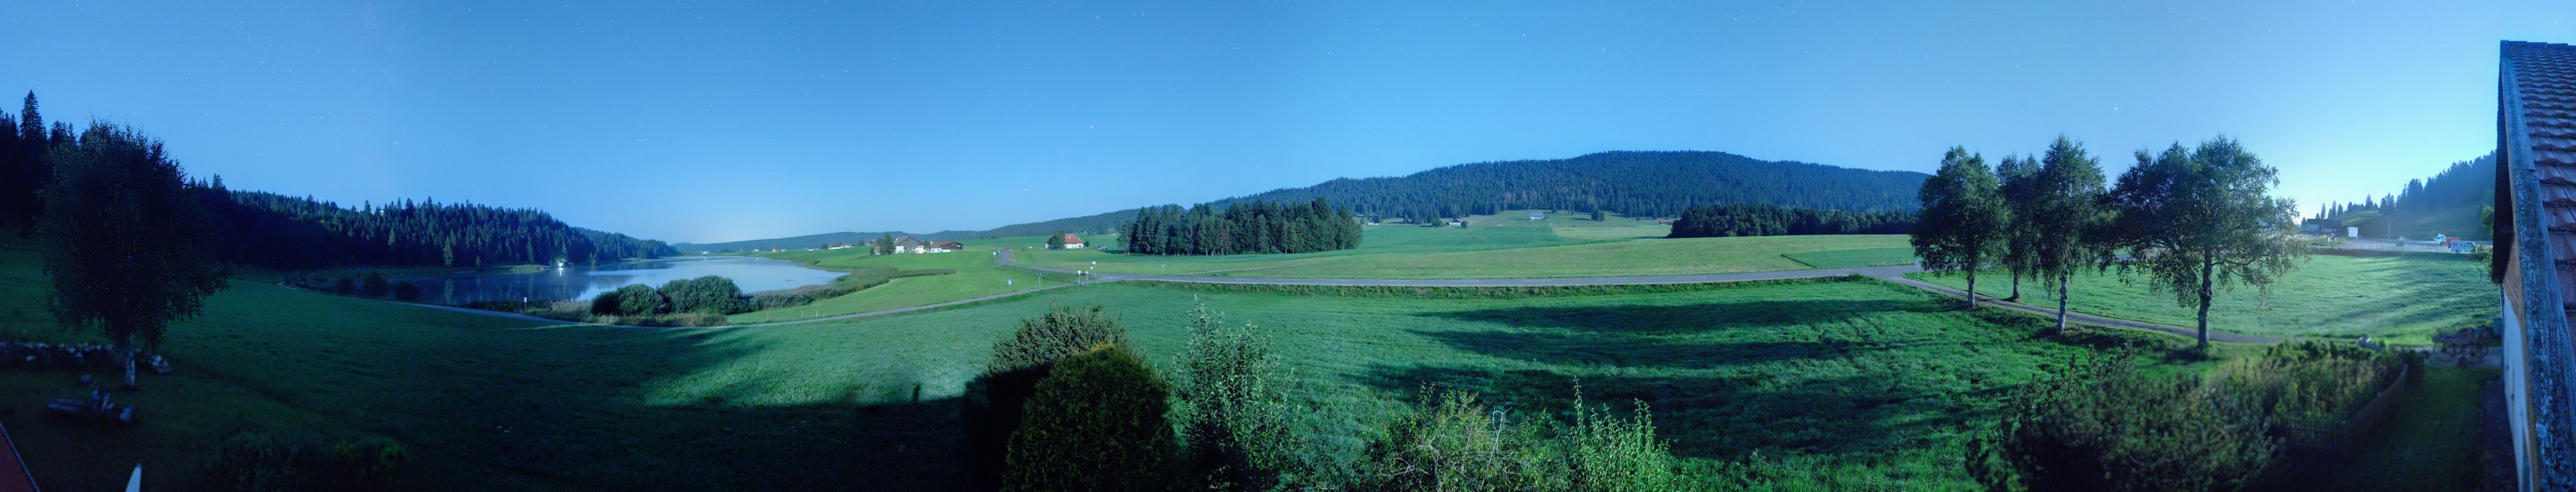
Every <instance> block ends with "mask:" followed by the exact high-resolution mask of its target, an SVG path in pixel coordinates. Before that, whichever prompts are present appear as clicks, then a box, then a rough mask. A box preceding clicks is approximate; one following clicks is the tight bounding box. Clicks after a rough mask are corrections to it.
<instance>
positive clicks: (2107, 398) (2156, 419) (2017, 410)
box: [1967, 354, 2279, 491]
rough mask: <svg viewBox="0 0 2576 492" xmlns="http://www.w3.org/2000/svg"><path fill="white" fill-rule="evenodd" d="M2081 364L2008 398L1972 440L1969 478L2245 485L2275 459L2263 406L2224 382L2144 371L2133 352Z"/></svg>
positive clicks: (2035, 485)
mask: <svg viewBox="0 0 2576 492" xmlns="http://www.w3.org/2000/svg"><path fill="white" fill-rule="evenodd" d="M2074 366H2076V367H2075V368H2074V369H2073V370H2071V371H2069V372H2068V374H2065V375H2062V376H2059V377H2057V378H2056V379H2054V380H2049V381H2041V382H2035V383H2032V384H2030V385H2028V386H2025V387H2023V388H2021V389H2019V390H2017V391H2015V392H2014V393H2013V395H2012V396H2011V397H2010V398H2008V399H2007V400H2006V402H2005V408H2004V417H2003V419H2002V420H2001V421H1999V422H1997V423H1996V424H1995V427H1994V428H1993V429H1991V430H1990V431H1989V432H1987V433H1986V434H1985V435H1982V436H1979V437H1977V438H1975V439H1972V440H1970V442H1969V443H1968V449H1967V466H1968V472H1969V475H1970V476H1972V477H1975V478H1976V479H1977V481H1978V482H1981V483H1984V484H1986V485H1987V486H1988V487H1991V488H1996V489H2009V488H2014V487H2019V488H2023V489H2027V490H2122V491H2149V490H2155V491H2163V490H2237V489H2242V488H2244V487H2245V486H2247V485H2248V484H2250V483H2252V482H2254V481H2255V480H2256V479H2257V478H2259V477H2261V476H2262V474H2263V473H2265V472H2267V471H2269V470H2271V469H2272V467H2273V465H2274V463H2275V461H2276V458H2277V456H2278V450H2279V444H2278V443H2277V442H2276V441H2275V440H2274V439H2273V438H2271V437H2268V436H2266V435H2265V432H2266V431H2267V430H2268V428H2269V427H2270V422H2269V419H2268V418H2267V417H2266V416H2265V415H2264V412H2263V409H2262V408H2261V406H2260V405H2259V404H2257V403H2256V402H2254V401H2252V399H2249V398H2244V397H2242V396H2241V395H2238V394H2236V393H2235V392H2233V391H2229V390H2228V389H2227V388H2226V387H2225V386H2224V385H2220V384H2213V383H2211V382H2210V381H2207V380H2205V379H2204V378H2201V377H2198V376H2186V377H2179V378H2173V377H2153V376H2148V375H2145V374H2141V373H2139V372H2138V371H2137V368H2136V366H2135V364H2134V363H2133V362H2131V360H2130V357H2129V356H2127V355H2125V354H2120V355H2109V356H2103V357H2100V358H2096V359H2094V360H2091V361H2087V362H2083V363H2078V364H2074Z"/></svg>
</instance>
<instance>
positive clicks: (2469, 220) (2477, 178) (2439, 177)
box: [2317, 154, 2496, 239]
mask: <svg viewBox="0 0 2576 492" xmlns="http://www.w3.org/2000/svg"><path fill="white" fill-rule="evenodd" d="M2495 174H2496V169H2495V155H2494V154H2488V155H2485V156H2481V157H2478V158H2476V159H2470V160H2466V161H2460V162H2455V163H2451V166H2450V167H2448V168H2444V169H2442V172H2441V173H2439V174H2434V175H2433V177H2431V178H2427V179H2416V180H2408V181H2407V182H2406V186H2405V187H2403V188H2399V189H2398V190H2397V192H2396V193H2389V194H2385V195H2381V196H2377V197H2371V196H2364V197H2362V199H2361V201H2359V202H2351V203H2328V204H2321V205H2319V207H2320V210H2318V211H2317V212H2318V214H2319V216H2321V217H2325V218H2332V219H2341V220H2342V221H2343V222H2344V223H2345V225H2348V226H2353V227H2360V228H2361V235H2362V237H2371V238H2395V237H2405V238H2410V239H2431V238H2432V237H2433V235H2434V234H2448V235H2451V236H2457V237H2465V238H2470V239H2487V236H2488V235H2490V231H2489V230H2488V229H2487V226H2486V222H2485V221H2484V220H2485V219H2484V218H2483V217H2482V215H2483V214H2484V213H2485V212H2486V209H2487V208H2488V207H2491V206H2493V205H2494V204H2495Z"/></svg>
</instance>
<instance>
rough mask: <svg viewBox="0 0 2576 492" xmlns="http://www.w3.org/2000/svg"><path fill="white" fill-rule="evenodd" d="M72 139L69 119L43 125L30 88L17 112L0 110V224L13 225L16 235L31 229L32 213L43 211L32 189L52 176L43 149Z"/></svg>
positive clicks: (21, 234) (52, 171)
mask: <svg viewBox="0 0 2576 492" xmlns="http://www.w3.org/2000/svg"><path fill="white" fill-rule="evenodd" d="M75 140H77V139H76V138H74V137H73V136H72V125H71V124H70V123H67V122H61V121H57V122H54V125H53V126H52V127H51V128H48V127H46V126H45V117H44V115H42V114H40V113H39V112H37V111H36V93H34V92H29V93H27V98H26V100H25V101H24V104H23V105H21V106H19V111H18V114H16V115H11V114H9V112H8V111H0V225H9V226H15V227H16V231H14V232H15V233H17V234H18V235H20V236H25V235H28V234H31V233H33V232H35V225H36V217H37V216H38V215H41V214H43V213H44V203H43V202H42V201H40V200H37V199H36V190H38V189H41V188H43V187H44V184H45V182H47V181H52V180H53V177H54V170H53V169H54V168H53V165H52V164H51V163H49V162H48V161H47V159H46V156H45V153H46V152H48V151H50V150H52V149H53V147H54V145H55V144H58V143H61V144H69V143H73V142H74V141H75Z"/></svg>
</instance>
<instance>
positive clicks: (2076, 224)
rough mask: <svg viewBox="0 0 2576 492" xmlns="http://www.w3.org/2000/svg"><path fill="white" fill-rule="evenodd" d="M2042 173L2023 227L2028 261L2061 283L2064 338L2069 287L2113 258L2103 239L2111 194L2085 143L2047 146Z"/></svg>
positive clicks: (2060, 137) (2060, 322)
mask: <svg viewBox="0 0 2576 492" xmlns="http://www.w3.org/2000/svg"><path fill="white" fill-rule="evenodd" d="M2038 171H2039V172H2038V173H2037V175H2036V177H2035V179H2034V181H2035V183H2034V184H2035V186H2033V187H2032V189H2031V190H2030V192H2029V193H2030V195H2031V202H2032V206H2031V207H2030V208H2029V211H2028V212H2026V213H2028V214H2029V218H2027V219H2024V220H2021V221H2019V222H2020V223H2021V224H2023V225H2022V227H2028V228H2030V231H2029V232H2030V233H2031V234H2030V236H2031V240H2030V245H2031V247H2032V252H2031V255H2030V261H2031V262H2032V266H2034V267H2036V268H2035V270H2036V273H2037V275H2038V277H2039V278H2042V279H2045V280H2047V281H2055V282H2057V331H2058V332H2061V333H2062V332H2065V331H2066V302H2067V301H2066V297H2067V294H2068V292H2067V286H2068V284H2071V283H2074V278H2075V273H2076V272H2077V271H2079V270H2082V269H2083V267H2085V266H2086V265H2088V264H2101V263H2098V262H2100V261H2107V260H2108V259H2109V257H2110V255H2111V253H2110V251H2111V248H2109V247H2107V246H2106V245H2107V243H2108V242H2109V241H2107V240H2106V239H2104V238H2103V236H2102V235H2103V233H2104V232H2105V231H2104V230H2103V224H2104V223H2105V222H2107V221H2108V220H2109V216H2108V215H2107V214H2106V213H2105V212H2104V211H2103V209H2102V202H2103V200H2104V199H2105V198H2104V197H2105V196H2106V194H2107V193H2108V192H2107V191H2106V190H2105V189H2104V186H2103V183H2102V164H2101V160H2100V159H2097V158H2095V157H2093V156H2092V154H2090V153H2088V152H2085V150H2084V144H2083V143H2082V142H2077V141H2075V140H2074V139H2071V138H2067V137H2066V136H2065V135H2058V136H2057V140H2055V141H2052V142H2049V144H2048V153H2047V154H2045V156H2044V157H2042V158H2041V159H2040V162H2039V170H2038Z"/></svg>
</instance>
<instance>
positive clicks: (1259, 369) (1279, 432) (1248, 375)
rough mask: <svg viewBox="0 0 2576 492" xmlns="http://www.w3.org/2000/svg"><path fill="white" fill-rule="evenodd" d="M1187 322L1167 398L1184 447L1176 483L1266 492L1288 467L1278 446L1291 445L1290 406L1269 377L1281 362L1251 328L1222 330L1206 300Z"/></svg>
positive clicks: (1279, 386) (1283, 453)
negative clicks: (1170, 396)
mask: <svg viewBox="0 0 2576 492" xmlns="http://www.w3.org/2000/svg"><path fill="white" fill-rule="evenodd" d="M1189 318H1190V340H1189V345H1188V352H1186V353H1183V354H1182V355H1181V360H1180V364H1179V371H1178V373H1177V378H1176V379H1177V381H1178V383H1179V384H1178V386H1177V387H1176V388H1175V393H1174V395H1173V396H1174V397H1175V398H1174V399H1173V401H1172V406H1173V409H1172V411H1173V413H1174V414H1175V420H1177V421H1179V423H1180V429H1181V436H1182V439H1183V442H1184V443H1186V446H1185V447H1184V448H1183V456H1182V461H1181V463H1182V474H1183V475H1182V477H1181V478H1182V479H1183V480H1185V481H1187V482H1188V483H1189V484H1190V486H1191V487H1190V488H1192V489H1198V490H1247V491H1248V490H1268V489H1270V488H1271V487H1272V486H1273V485H1275V484H1277V483H1278V478H1279V474H1280V471H1281V470H1280V469H1281V468H1284V467H1289V466H1293V465H1292V464H1290V463H1283V461H1287V460H1286V459H1285V458H1286V457H1287V455H1288V454H1289V453H1288V452H1284V450H1282V449H1281V447H1283V446H1288V445H1291V443H1293V442H1295V440H1296V436H1293V435H1291V433H1290V432H1288V430H1287V428H1286V426H1285V425H1284V424H1285V423H1286V422H1284V421H1283V419H1282V417H1283V414H1284V413H1285V412H1291V411H1294V409H1290V408H1285V406H1286V400H1287V398H1286V395H1285V394H1284V393H1283V392H1282V391H1281V389H1282V388H1281V384H1280V382H1278V381H1273V380H1272V379H1271V377H1272V375H1273V374H1275V373H1277V372H1278V370H1279V361H1278V360H1277V358H1276V357H1274V356H1272V355H1271V354H1270V344H1269V341H1268V340H1265V339H1263V338H1261V337H1260V336H1259V335H1258V334H1255V333H1254V332H1253V331H1252V327H1251V326H1248V325H1242V326H1229V325H1226V324H1225V323H1224V321H1223V320H1222V317H1221V315H1219V314H1216V313H1215V312H1212V311H1209V310H1208V309H1207V305H1206V304H1205V303H1201V304H1199V305H1198V306H1197V307H1196V308H1194V309H1191V310H1190V312H1189Z"/></svg>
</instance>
